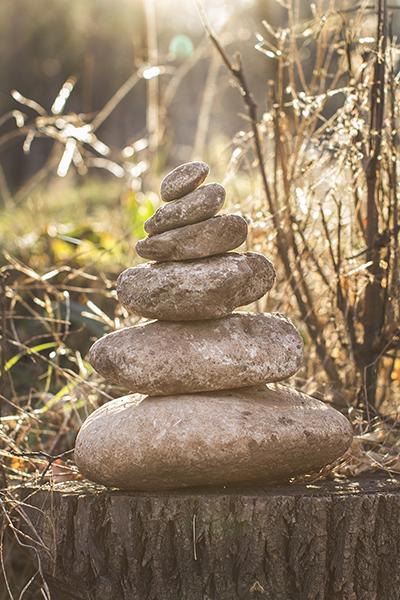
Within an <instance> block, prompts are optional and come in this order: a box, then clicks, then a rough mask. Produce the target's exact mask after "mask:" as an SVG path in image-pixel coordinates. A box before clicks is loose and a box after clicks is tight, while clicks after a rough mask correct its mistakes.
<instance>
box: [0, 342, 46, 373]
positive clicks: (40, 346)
mask: <svg viewBox="0 0 400 600" xmlns="http://www.w3.org/2000/svg"><path fill="white" fill-rule="evenodd" d="M57 346H58V344H57V342H45V343H43V344H38V345H37V346H32V348H27V349H26V350H24V351H23V352H19V353H18V354H14V356H12V357H11V358H10V359H9V360H8V361H7V362H6V364H5V366H4V369H5V371H9V370H10V369H12V368H13V366H14V365H16V364H17V362H18V361H19V360H20V359H21V358H23V357H24V356H27V355H29V354H37V353H38V352H41V351H42V350H48V349H49V348H56V347H57Z"/></svg>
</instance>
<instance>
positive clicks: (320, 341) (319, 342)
mask: <svg viewBox="0 0 400 600" xmlns="http://www.w3.org/2000/svg"><path fill="white" fill-rule="evenodd" d="M199 12H200V15H201V18H202V21H203V25H204V27H205V29H206V31H207V34H208V36H209V38H210V40H211V42H212V44H213V45H214V47H215V48H216V50H217V52H218V53H219V55H220V56H221V59H222V61H223V62H224V64H225V66H226V67H227V69H228V70H229V71H230V73H231V74H232V75H233V77H234V79H235V81H236V83H237V85H238V87H239V90H240V93H241V96H242V98H243V102H244V104H245V106H246V109H247V113H248V117H249V121H250V125H251V130H252V134H253V144H254V150H255V154H256V157H257V162H258V168H259V171H260V175H261V180H262V184H263V189H264V192H265V196H266V199H267V204H268V208H269V211H270V213H271V215H272V220H273V224H274V227H275V230H276V234H277V235H276V242H277V249H278V254H279V258H280V259H281V261H282V264H283V267H284V270H285V275H286V277H287V279H288V281H289V283H290V285H291V289H292V292H293V293H294V295H295V298H296V301H297V305H298V308H299V312H300V315H301V318H302V319H303V321H304V323H305V325H306V327H307V330H308V333H309V335H310V337H311V338H312V340H313V342H314V343H315V347H316V351H317V354H318V357H319V359H320V361H321V363H322V366H323V368H324V369H325V371H326V373H327V374H328V376H329V379H330V381H331V382H333V383H334V385H335V386H336V387H337V388H338V389H340V387H341V381H340V376H339V373H338V370H337V368H336V365H335V363H334V361H333V360H332V359H331V357H330V356H329V353H328V350H327V347H326V342H325V340H324V337H323V326H322V324H321V323H320V321H319V319H318V317H317V315H316V313H315V310H314V307H313V303H312V295H311V293H310V291H309V289H308V286H307V283H306V279H305V277H304V274H303V272H302V267H301V256H300V252H299V250H298V247H297V242H296V239H295V236H294V233H293V228H292V226H291V225H290V224H289V227H285V225H284V223H283V222H282V221H281V220H280V218H279V210H278V207H277V206H276V202H275V199H274V197H273V195H272V193H271V188H270V184H269V182H268V179H267V175H266V170H265V160H264V156H263V149H262V143H261V136H260V131H259V122H258V115H257V104H256V101H255V99H254V96H253V94H252V93H251V91H250V88H249V86H248V84H247V80H246V76H245V73H244V70H243V65H242V62H241V59H240V55H239V54H237V55H236V56H235V62H232V61H231V59H230V58H229V57H228V55H227V53H226V52H225V50H224V49H223V47H222V46H221V44H220V42H219V40H218V38H217V36H216V35H215V33H214V32H213V31H212V29H211V27H210V26H209V24H208V22H207V19H206V17H205V15H204V11H203V9H202V7H201V6H199ZM277 119H278V120H277V127H278V129H279V113H277ZM279 138H280V136H279V135H278V136H276V139H277V140H279ZM286 191H287V197H288V195H289V189H288V188H287V190H286ZM289 222H290V219H289ZM288 236H289V239H290V244H289V246H290V249H291V250H292V251H293V252H294V255H295V260H294V263H295V267H296V275H297V276H296V275H295V274H294V269H293V265H292V264H291V262H290V258H289V253H288V251H289V248H288V244H287V241H286V240H287V239H288Z"/></svg>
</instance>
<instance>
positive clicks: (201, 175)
mask: <svg viewBox="0 0 400 600" xmlns="http://www.w3.org/2000/svg"><path fill="white" fill-rule="evenodd" d="M209 172H210V168H209V166H208V165H207V164H206V163H204V162H200V161H194V162H188V163H184V164H183V165H179V167H176V169H174V170H173V171H171V172H170V173H168V175H166V176H165V177H164V179H163V180H162V182H161V198H162V199H163V200H164V202H170V201H171V200H176V199H177V198H181V197H182V196H184V195H185V194H189V193H190V192H193V190H195V189H196V188H197V187H199V185H200V184H202V183H203V181H204V180H205V178H206V177H207V175H208V173H209Z"/></svg>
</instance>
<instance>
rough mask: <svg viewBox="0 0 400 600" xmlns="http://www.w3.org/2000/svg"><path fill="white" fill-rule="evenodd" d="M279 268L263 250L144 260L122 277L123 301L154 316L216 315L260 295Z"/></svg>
mask: <svg viewBox="0 0 400 600" xmlns="http://www.w3.org/2000/svg"><path fill="white" fill-rule="evenodd" d="M274 280H275V270H274V267H273V266H272V263H271V262H270V261H269V260H268V259H267V258H265V256H263V255H262V254H256V253H255V252H247V253H245V254H237V253H235V252H231V253H227V254H220V255H219V256H212V257H210V258H203V259H199V260H190V261H185V262H165V263H156V264H143V265H139V266H137V267H132V268H129V269H126V270H125V271H123V272H122V273H121V275H120V276H119V278H118V281H117V293H118V298H119V300H120V302H121V303H122V304H123V305H124V306H125V308H126V309H127V310H128V311H130V312H133V313H136V314H138V315H140V316H142V317H147V318H149V319H161V320H167V321H184V320H189V321H194V320H196V319H216V318H218V317H224V316H225V315H228V314H229V313H231V312H232V311H233V310H234V309H235V308H237V307H238V306H245V305H246V304H250V303H251V302H254V301H255V300H257V299H258V298H261V297H262V296H264V294H266V293H267V292H268V291H269V290H270V289H271V287H272V285H273V283H274Z"/></svg>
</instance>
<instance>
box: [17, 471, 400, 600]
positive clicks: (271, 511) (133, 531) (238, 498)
mask: <svg viewBox="0 0 400 600" xmlns="http://www.w3.org/2000/svg"><path fill="white" fill-rule="evenodd" d="M25 502H26V503H27V505H29V506H31V507H32V508H30V509H28V513H29V517H30V518H31V519H32V522H33V523H34V526H35V528H36V531H37V533H38V535H39V536H40V537H41V539H42V542H43V543H44V545H45V546H46V547H47V551H46V550H45V549H44V548H43V547H40V544H39V556H40V561H41V568H42V570H43V573H44V574H45V578H46V581H47V583H48V585H49V588H50V590H51V592H52V599H53V600H237V599H238V600H239V599H240V600H247V599H258V598H260V600H264V599H265V600H266V599H268V600H303V599H304V600H399V599H400V479H399V478H398V479H396V478H394V477H389V476H386V475H383V474H381V475H370V476H368V477H363V478H359V479H350V480H347V481H345V482H341V483H338V482H332V481H317V482H314V483H310V484H308V485H298V484H293V485H286V486H279V487H278V486H276V487H270V488H264V487H258V488H251V489H250V488H248V489H246V488H244V489H238V488H235V489H219V490H216V489H204V488H203V489H201V490H199V489H192V490H186V491H180V492H163V493H157V492H148V493H145V492H141V493H133V492H132V493H128V492H120V491H116V490H107V489H105V488H102V487H100V486H94V485H92V484H89V483H87V482H74V483H72V482H69V483H62V484H57V485H55V486H53V487H52V488H50V487H48V486H47V487H41V488H37V489H30V490H29V495H28V496H26V498H25ZM37 509H40V510H37ZM31 533H32V532H31Z"/></svg>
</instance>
